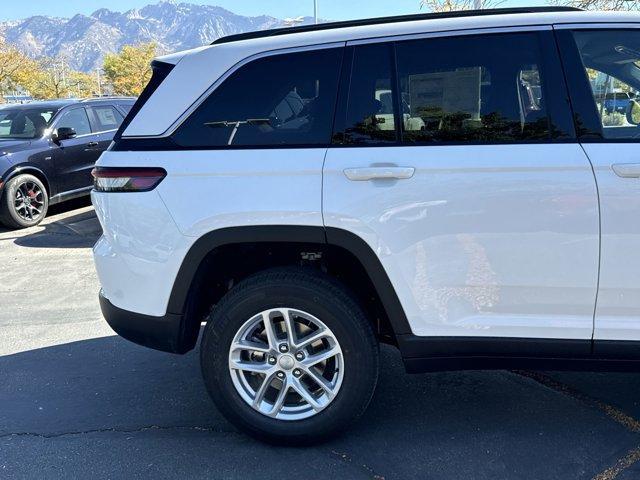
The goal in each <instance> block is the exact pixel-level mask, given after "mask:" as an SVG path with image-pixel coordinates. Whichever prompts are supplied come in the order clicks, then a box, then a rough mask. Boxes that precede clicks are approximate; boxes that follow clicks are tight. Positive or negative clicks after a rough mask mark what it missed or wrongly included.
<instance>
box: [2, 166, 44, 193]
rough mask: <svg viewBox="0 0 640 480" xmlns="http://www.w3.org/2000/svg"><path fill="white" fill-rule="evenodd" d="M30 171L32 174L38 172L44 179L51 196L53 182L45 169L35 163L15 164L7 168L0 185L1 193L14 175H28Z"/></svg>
mask: <svg viewBox="0 0 640 480" xmlns="http://www.w3.org/2000/svg"><path fill="white" fill-rule="evenodd" d="M30 173H31V174H33V173H37V174H38V175H40V176H41V177H42V178H43V179H44V186H45V188H46V189H47V195H48V196H49V198H51V182H50V181H49V177H48V176H47V174H46V173H44V171H43V170H41V169H40V168H38V167H36V166H34V165H29V164H24V163H23V164H18V165H13V166H12V167H11V168H10V169H9V170H7V172H6V173H5V174H4V175H2V185H1V186H0V193H2V191H3V190H4V188H5V186H6V185H7V183H8V182H9V180H11V179H12V178H13V177H16V176H18V175H22V174H27V175H28V174H30Z"/></svg>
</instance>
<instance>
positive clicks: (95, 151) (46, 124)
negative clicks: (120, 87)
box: [0, 97, 135, 228]
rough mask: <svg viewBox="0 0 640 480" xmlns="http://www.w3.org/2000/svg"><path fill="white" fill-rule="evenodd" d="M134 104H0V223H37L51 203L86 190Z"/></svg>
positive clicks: (101, 101) (117, 100)
mask: <svg viewBox="0 0 640 480" xmlns="http://www.w3.org/2000/svg"><path fill="white" fill-rule="evenodd" d="M134 102H135V99H134V98H127V97H108V98H104V97H103V98H95V99H89V100H73V99H70V100H57V101H46V102H32V103H28V104H24V105H7V106H4V107H2V108H0V222H2V223H3V224H4V225H6V226H8V227H11V228H22V227H30V226H33V225H37V224H38V223H40V222H41V221H42V219H43V218H44V217H45V215H46V213H47V209H48V207H49V205H53V204H55V203H58V202H61V201H64V200H70V199H72V198H76V197H79V196H82V195H87V194H89V192H90V190H91V188H92V178H91V169H92V168H93V165H94V163H95V161H96V160H97V159H98V157H99V156H100V154H101V153H102V152H103V151H104V150H106V149H107V147H108V146H109V144H110V143H111V140H112V139H113V136H114V134H115V132H116V130H117V129H118V128H119V127H120V125H121V124H122V122H123V120H124V117H125V116H126V115H127V113H128V112H129V110H130V109H131V107H132V106H133V104H134Z"/></svg>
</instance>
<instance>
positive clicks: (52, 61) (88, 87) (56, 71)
mask: <svg viewBox="0 0 640 480" xmlns="http://www.w3.org/2000/svg"><path fill="white" fill-rule="evenodd" d="M17 83H18V84H19V85H20V86H22V87H23V88H25V89H26V90H27V91H28V92H29V93H30V94H31V95H32V96H33V97H34V98H40V99H45V98H66V97H90V96H92V95H93V93H94V92H95V91H96V90H97V88H96V87H97V82H96V80H95V79H94V78H92V77H91V76H90V75H89V74H86V73H82V72H77V71H74V70H72V69H71V68H69V66H68V64H67V62H66V60H65V59H64V58H43V59H40V60H39V61H37V62H35V63H34V65H33V66H32V67H30V68H29V69H26V70H25V71H24V72H23V73H21V74H20V75H19V76H18V80H17Z"/></svg>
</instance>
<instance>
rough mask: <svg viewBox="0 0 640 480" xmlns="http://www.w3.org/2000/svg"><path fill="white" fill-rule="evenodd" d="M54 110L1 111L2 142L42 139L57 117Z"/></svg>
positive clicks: (11, 109)
mask: <svg viewBox="0 0 640 480" xmlns="http://www.w3.org/2000/svg"><path fill="white" fill-rule="evenodd" d="M55 113H56V109H53V108H16V109H13V108H7V109H2V110H0V140H2V139H29V140H31V139H35V138H40V137H41V136H42V135H43V134H44V131H45V130H46V129H47V127H48V126H49V122H50V120H51V118H52V117H53V116H54V115H55Z"/></svg>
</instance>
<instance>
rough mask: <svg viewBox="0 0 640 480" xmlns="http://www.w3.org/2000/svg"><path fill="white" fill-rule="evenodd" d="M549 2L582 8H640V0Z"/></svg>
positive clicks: (570, 0) (552, 0)
mask: <svg viewBox="0 0 640 480" xmlns="http://www.w3.org/2000/svg"><path fill="white" fill-rule="evenodd" d="M549 3H551V4H552V5H559V6H567V7H577V8H582V9H584V10H640V0H631V1H628V0H551V1H550V2H549Z"/></svg>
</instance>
